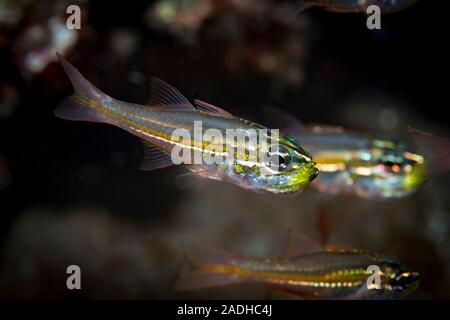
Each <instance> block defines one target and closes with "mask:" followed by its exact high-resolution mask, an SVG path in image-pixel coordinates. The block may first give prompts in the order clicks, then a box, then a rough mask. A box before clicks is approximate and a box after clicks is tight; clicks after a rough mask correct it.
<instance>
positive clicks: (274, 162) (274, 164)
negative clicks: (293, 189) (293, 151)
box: [267, 146, 292, 172]
mask: <svg viewBox="0 0 450 320" xmlns="http://www.w3.org/2000/svg"><path fill="white" fill-rule="evenodd" d="M277 149H278V150H276V151H269V152H268V153H267V156H268V163H267V164H268V166H269V167H270V168H271V169H272V170H274V171H277V172H284V171H286V170H287V169H289V167H290V164H291V162H292V157H291V155H290V153H289V150H287V149H286V148H285V147H283V146H278V147H277Z"/></svg>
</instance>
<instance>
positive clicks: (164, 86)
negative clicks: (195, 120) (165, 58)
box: [150, 78, 195, 110]
mask: <svg viewBox="0 0 450 320" xmlns="http://www.w3.org/2000/svg"><path fill="white" fill-rule="evenodd" d="M150 105H151V106H155V107H166V108H175V109H180V110H195V108H194V106H193V105H192V104H191V103H190V102H189V100H187V99H186V98H185V97H184V96H183V95H182V94H181V92H180V91H178V90H177V89H176V88H174V87H173V86H171V85H170V84H168V83H167V82H165V81H163V80H161V79H159V78H152V80H151V97H150Z"/></svg>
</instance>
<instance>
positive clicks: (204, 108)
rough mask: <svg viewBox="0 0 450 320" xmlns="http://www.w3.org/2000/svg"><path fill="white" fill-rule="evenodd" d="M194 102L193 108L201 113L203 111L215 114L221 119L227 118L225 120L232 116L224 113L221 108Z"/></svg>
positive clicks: (197, 101)
mask: <svg viewBox="0 0 450 320" xmlns="http://www.w3.org/2000/svg"><path fill="white" fill-rule="evenodd" d="M194 102H195V106H196V107H197V109H199V110H201V111H205V112H208V113H212V114H216V115H219V116H222V117H227V118H231V117H233V115H232V114H231V113H229V112H228V111H225V110H223V109H222V108H219V107H216V106H214V105H212V104H209V103H207V102H205V101H202V100H197V99H196V100H194Z"/></svg>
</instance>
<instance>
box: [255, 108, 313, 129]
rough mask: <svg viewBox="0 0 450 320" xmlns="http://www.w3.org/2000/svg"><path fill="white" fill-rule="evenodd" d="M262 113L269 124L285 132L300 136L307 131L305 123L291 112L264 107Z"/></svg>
mask: <svg viewBox="0 0 450 320" xmlns="http://www.w3.org/2000/svg"><path fill="white" fill-rule="evenodd" d="M262 113H263V117H264V120H266V121H267V123H268V126H269V127H271V128H274V129H280V130H281V131H282V132H283V133H286V134H290V135H293V136H298V135H299V134H301V133H304V132H305V131H306V128H305V126H304V125H303V123H302V122H301V121H300V120H298V119H297V118H295V117H294V116H293V115H291V114H290V113H288V112H286V111H283V110H281V109H278V108H273V107H268V106H266V107H263V108H262Z"/></svg>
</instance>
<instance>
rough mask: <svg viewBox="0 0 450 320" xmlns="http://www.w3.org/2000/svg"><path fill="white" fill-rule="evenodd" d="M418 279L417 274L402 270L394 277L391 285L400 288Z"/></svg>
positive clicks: (408, 285) (412, 283)
mask: <svg viewBox="0 0 450 320" xmlns="http://www.w3.org/2000/svg"><path fill="white" fill-rule="evenodd" d="M418 280H419V275H418V274H417V273H415V272H403V273H401V274H400V275H398V276H396V277H395V278H394V281H393V282H394V283H393V284H394V285H393V287H394V288H395V289H397V290H402V289H404V288H408V287H410V286H411V285H414V284H415V283H416V282H417V281H418Z"/></svg>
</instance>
